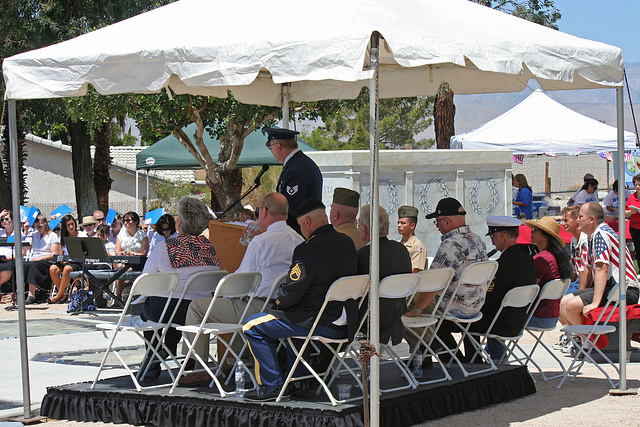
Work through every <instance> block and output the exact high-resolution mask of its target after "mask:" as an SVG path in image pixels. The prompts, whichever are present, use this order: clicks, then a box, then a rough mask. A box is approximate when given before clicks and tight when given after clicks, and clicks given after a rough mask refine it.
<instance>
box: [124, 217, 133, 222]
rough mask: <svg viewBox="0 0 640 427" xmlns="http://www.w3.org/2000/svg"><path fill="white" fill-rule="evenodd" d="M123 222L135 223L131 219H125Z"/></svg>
mask: <svg viewBox="0 0 640 427" xmlns="http://www.w3.org/2000/svg"><path fill="white" fill-rule="evenodd" d="M123 222H135V221H134V220H132V219H128V218H127V219H125V220H124V221H123Z"/></svg>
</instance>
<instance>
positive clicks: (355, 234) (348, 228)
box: [336, 223, 366, 251]
mask: <svg viewBox="0 0 640 427" xmlns="http://www.w3.org/2000/svg"><path fill="white" fill-rule="evenodd" d="M336 231H338V232H340V233H342V234H346V235H347V236H349V237H350V238H351V240H353V244H354V245H356V251H357V250H358V249H360V248H364V247H365V246H366V245H365V243H364V242H363V241H362V237H360V230H358V227H356V225H355V224H354V223H346V224H340V225H339V226H337V227H336Z"/></svg>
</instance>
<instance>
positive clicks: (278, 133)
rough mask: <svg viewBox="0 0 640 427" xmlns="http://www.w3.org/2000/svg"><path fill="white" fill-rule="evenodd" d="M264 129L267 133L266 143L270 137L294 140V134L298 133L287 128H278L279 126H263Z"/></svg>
mask: <svg viewBox="0 0 640 427" xmlns="http://www.w3.org/2000/svg"><path fill="white" fill-rule="evenodd" d="M264 131H265V132H266V133H267V144H268V143H269V141H271V140H272V139H278V140H287V139H292V140H294V141H295V139H296V135H299V134H300V132H297V131H295V130H289V129H279V128H264Z"/></svg>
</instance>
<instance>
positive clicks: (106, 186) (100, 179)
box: [93, 123, 113, 215]
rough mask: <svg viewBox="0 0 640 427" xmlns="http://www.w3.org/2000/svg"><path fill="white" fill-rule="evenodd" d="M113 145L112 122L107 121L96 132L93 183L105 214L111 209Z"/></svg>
mask: <svg viewBox="0 0 640 427" xmlns="http://www.w3.org/2000/svg"><path fill="white" fill-rule="evenodd" d="M110 145H111V132H110V123H105V124H103V125H102V127H101V128H100V129H99V130H98V131H97V132H96V152H95V154H94V156H93V184H94V186H95V188H96V197H97V201H98V209H100V210H101V211H102V212H104V214H105V215H106V214H107V211H108V210H109V190H111V183H112V182H113V180H112V179H111V176H110V174H109V169H110V167H111V161H112V160H113V159H112V158H111V155H110V153H109V147H110Z"/></svg>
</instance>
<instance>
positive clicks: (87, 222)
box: [80, 216, 99, 237]
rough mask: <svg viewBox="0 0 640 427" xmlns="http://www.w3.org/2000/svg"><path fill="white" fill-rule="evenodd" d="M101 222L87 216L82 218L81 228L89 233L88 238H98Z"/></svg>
mask: <svg viewBox="0 0 640 427" xmlns="http://www.w3.org/2000/svg"><path fill="white" fill-rule="evenodd" d="M98 224H99V222H98V221H96V219H95V218H94V217H93V216H85V217H83V218H82V223H81V224H80V226H81V227H82V229H83V230H84V232H85V233H87V237H96V228H97V227H98Z"/></svg>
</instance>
